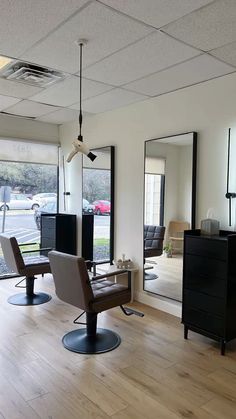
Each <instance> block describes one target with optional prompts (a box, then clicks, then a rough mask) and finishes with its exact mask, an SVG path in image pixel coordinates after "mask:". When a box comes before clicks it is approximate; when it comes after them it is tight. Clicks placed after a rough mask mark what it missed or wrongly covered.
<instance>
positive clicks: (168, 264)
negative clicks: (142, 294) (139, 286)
mask: <svg viewBox="0 0 236 419" xmlns="http://www.w3.org/2000/svg"><path fill="white" fill-rule="evenodd" d="M149 261H150V262H152V261H154V262H155V263H156V264H155V265H152V264H151V263H149ZM146 266H149V267H150V266H151V267H152V269H151V270H147V273H150V274H156V275H158V278H157V279H154V280H150V281H149V280H145V284H144V286H145V290H146V291H150V292H154V293H156V294H159V295H163V296H165V297H168V298H173V299H174V300H177V301H182V276H183V255H180V254H176V255H173V257H171V258H167V257H166V256H165V255H164V254H163V255H161V256H156V257H152V258H147V259H146Z"/></svg>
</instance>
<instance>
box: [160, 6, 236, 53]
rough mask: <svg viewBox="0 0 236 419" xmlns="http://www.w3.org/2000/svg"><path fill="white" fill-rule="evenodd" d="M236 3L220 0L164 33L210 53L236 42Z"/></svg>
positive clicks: (169, 27)
mask: <svg viewBox="0 0 236 419" xmlns="http://www.w3.org/2000/svg"><path fill="white" fill-rule="evenodd" d="M235 22H236V1H235V0H219V1H215V2H213V3H212V4H209V5H208V6H206V7H204V8H202V9H200V10H198V11H196V12H193V13H190V14H189V15H187V16H185V17H183V18H181V19H179V20H178V21H176V22H174V23H170V24H169V25H167V26H166V27H165V28H164V31H165V32H166V33H168V34H170V35H172V36H174V37H175V38H178V39H180V40H182V41H184V42H187V43H188V44H190V45H193V46H195V47H197V48H200V49H202V50H203V51H209V50H211V49H214V48H218V47H220V46H222V45H225V44H227V43H229V42H233V41H236V24H235Z"/></svg>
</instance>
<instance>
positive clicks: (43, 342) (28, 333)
mask: <svg viewBox="0 0 236 419" xmlns="http://www.w3.org/2000/svg"><path fill="white" fill-rule="evenodd" d="M15 282H17V280H16V279H14V280H4V281H0V295H1V304H0V316H1V339H0V370H1V374H0V419H22V418H26V419H78V418H80V417H81V418H83V419H109V418H112V419H143V418H145V419H156V418H158V419H159V418H160V419H178V418H182V419H183V418H190V419H213V418H214V419H232V418H234V417H235V407H236V341H233V342H231V343H230V345H229V350H228V351H227V352H226V356H225V357H222V356H220V354H219V347H218V345H217V344H216V343H215V342H213V341H212V340H210V339H208V338H205V337H203V336H200V335H198V334H196V333H191V334H190V336H189V337H190V339H189V340H188V341H185V340H184V339H183V328H182V325H181V324H180V320H179V319H178V318H176V317H174V316H171V315H168V314H166V313H163V312H160V311H158V310H155V309H152V308H150V307H147V306H144V305H141V304H139V303H136V302H135V303H134V304H133V306H134V307H135V308H136V309H138V310H140V311H143V312H144V313H145V317H144V318H139V317H134V316H132V317H126V316H124V315H123V313H122V312H121V311H120V309H119V308H115V309H112V310H109V311H108V312H106V313H102V314H101V315H99V326H100V327H106V328H111V329H112V330H114V331H116V332H117V333H119V334H120V336H121V338H122V343H121V345H120V346H119V347H118V348H117V349H116V350H115V351H112V352H108V353H105V354H101V355H95V356H92V355H81V354H76V353H73V352H70V351H67V350H66V349H65V348H64V347H63V345H62V342H61V338H62V336H63V335H64V334H65V333H67V332H68V331H70V330H73V329H75V328H76V327H77V326H75V325H73V319H74V318H75V317H77V316H78V314H79V313H80V310H77V309H76V308H75V307H72V306H70V305H67V304H65V303H63V302H61V301H59V299H58V298H57V297H56V296H55V294H54V287H53V281H52V276H51V275H46V276H45V277H44V279H42V278H38V279H37V281H36V288H38V289H41V290H42V291H44V292H49V293H50V294H51V295H52V300H51V301H50V302H48V303H47V304H43V305H40V306H35V307H17V306H12V305H9V304H8V303H7V297H8V296H9V295H12V294H14V293H15V290H14V283H15Z"/></svg>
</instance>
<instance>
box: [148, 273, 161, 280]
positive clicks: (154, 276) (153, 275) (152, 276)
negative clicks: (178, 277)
mask: <svg viewBox="0 0 236 419" xmlns="http://www.w3.org/2000/svg"><path fill="white" fill-rule="evenodd" d="M157 278H158V275H156V274H149V273H146V272H145V281H153V280H154V279H157Z"/></svg>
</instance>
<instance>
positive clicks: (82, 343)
mask: <svg viewBox="0 0 236 419" xmlns="http://www.w3.org/2000/svg"><path fill="white" fill-rule="evenodd" d="M86 319H87V323H86V329H85V328H84V329H79V330H78V329H77V330H73V331H72V332H69V333H67V334H66V335H65V336H63V338H62V343H63V345H64V347H65V348H66V349H68V350H69V351H72V352H77V353H79V354H101V353H104V352H109V351H112V350H113V349H115V348H117V346H119V345H120V343H121V338H120V336H119V335H117V334H116V333H115V332H112V331H111V330H108V329H100V328H98V329H97V313H86Z"/></svg>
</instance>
